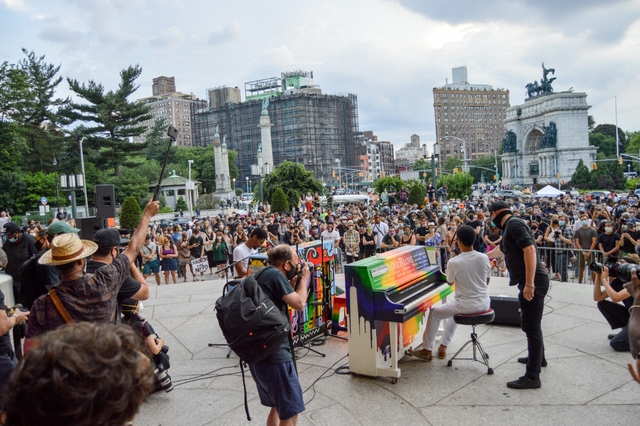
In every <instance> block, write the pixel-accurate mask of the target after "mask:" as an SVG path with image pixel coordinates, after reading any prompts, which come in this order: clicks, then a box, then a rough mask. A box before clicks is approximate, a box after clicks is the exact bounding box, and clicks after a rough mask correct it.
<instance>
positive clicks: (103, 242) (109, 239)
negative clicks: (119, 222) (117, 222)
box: [93, 228, 129, 247]
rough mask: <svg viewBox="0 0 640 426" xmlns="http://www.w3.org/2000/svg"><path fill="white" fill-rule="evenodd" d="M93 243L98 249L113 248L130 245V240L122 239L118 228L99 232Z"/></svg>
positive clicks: (94, 236)
mask: <svg viewBox="0 0 640 426" xmlns="http://www.w3.org/2000/svg"><path fill="white" fill-rule="evenodd" d="M93 242H94V243H96V244H97V245H98V247H113V246H120V245H125V244H128V243H129V240H128V239H126V238H121V237H120V232H119V231H118V230H117V229H116V228H107V229H101V230H99V231H97V232H96V233H95V234H94V235H93Z"/></svg>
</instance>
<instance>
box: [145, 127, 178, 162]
mask: <svg viewBox="0 0 640 426" xmlns="http://www.w3.org/2000/svg"><path fill="white" fill-rule="evenodd" d="M168 127H169V125H168V124H167V120H165V119H164V118H157V119H156V120H155V121H154V122H153V125H152V126H151V127H150V128H149V132H148V133H147V136H146V137H145V145H146V147H145V149H144V151H143V154H144V156H145V158H146V159H147V160H154V161H156V162H158V163H159V164H162V162H163V161H164V156H165V155H166V153H167V146H168V144H169V143H171V139H170V138H169V136H167V128H168ZM178 149H180V148H178V147H177V146H175V145H174V146H172V147H171V150H170V151H169V159H168V160H167V163H171V162H173V159H174V158H175V155H176V152H177V151H178Z"/></svg>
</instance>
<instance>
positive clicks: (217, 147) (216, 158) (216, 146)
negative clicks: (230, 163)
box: [213, 126, 224, 192]
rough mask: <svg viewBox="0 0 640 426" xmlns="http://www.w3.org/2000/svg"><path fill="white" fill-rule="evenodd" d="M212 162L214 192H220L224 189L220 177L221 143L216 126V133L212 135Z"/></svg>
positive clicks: (221, 170) (221, 167) (221, 171)
mask: <svg viewBox="0 0 640 426" xmlns="http://www.w3.org/2000/svg"><path fill="white" fill-rule="evenodd" d="M213 162H214V167H215V168H216V192H222V191H223V190H224V189H223V188H224V179H221V178H220V175H221V174H223V173H224V172H223V167H224V166H223V162H222V145H221V144H220V135H219V134H218V126H216V134H215V135H214V136H213Z"/></svg>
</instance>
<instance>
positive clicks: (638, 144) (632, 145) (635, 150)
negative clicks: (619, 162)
mask: <svg viewBox="0 0 640 426" xmlns="http://www.w3.org/2000/svg"><path fill="white" fill-rule="evenodd" d="M628 137H629V138H628V139H629V144H628V145H627V152H628V153H629V154H631V155H633V156H640V132H629V135H628ZM633 168H634V169H635V171H636V172H640V162H638V161H634V162H633Z"/></svg>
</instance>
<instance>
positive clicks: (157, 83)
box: [133, 77, 204, 147]
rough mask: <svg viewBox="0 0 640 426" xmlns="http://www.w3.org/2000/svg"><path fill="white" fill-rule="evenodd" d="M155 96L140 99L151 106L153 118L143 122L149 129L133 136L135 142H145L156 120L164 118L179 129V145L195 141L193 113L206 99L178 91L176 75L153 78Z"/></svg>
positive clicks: (168, 124)
mask: <svg viewBox="0 0 640 426" xmlns="http://www.w3.org/2000/svg"><path fill="white" fill-rule="evenodd" d="M152 92H153V96H151V97H149V98H143V99H138V102H142V103H145V104H147V105H148V106H150V107H151V113H152V114H153V118H151V119H150V120H147V121H145V122H143V123H142V124H144V125H146V126H147V127H148V128H149V130H147V131H146V132H145V133H143V134H142V135H140V136H136V137H134V138H133V142H144V141H145V138H146V137H147V134H148V133H149V131H150V129H151V128H152V127H153V126H154V124H155V122H156V120H161V119H164V120H165V122H166V125H167V126H173V127H175V128H176V129H178V137H177V138H176V144H177V145H178V146H184V147H189V146H191V145H192V142H193V126H192V125H191V123H192V120H193V114H194V112H195V109H196V108H197V107H198V106H200V105H202V104H203V102H204V101H200V100H198V99H197V98H196V97H195V96H194V95H193V94H191V95H187V94H185V93H180V92H176V84H175V78H174V77H157V78H154V79H153V86H152Z"/></svg>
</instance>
